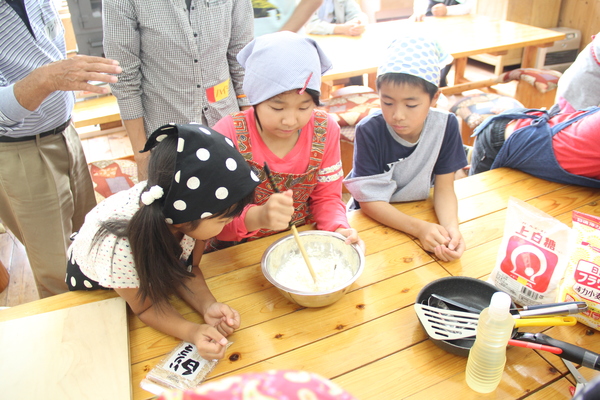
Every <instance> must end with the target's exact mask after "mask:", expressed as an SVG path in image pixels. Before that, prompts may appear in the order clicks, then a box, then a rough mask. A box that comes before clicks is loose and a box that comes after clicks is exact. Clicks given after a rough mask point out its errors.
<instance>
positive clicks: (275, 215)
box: [259, 190, 294, 230]
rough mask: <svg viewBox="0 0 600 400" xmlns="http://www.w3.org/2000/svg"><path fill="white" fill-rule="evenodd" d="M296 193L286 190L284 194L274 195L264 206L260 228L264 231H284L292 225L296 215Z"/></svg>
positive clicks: (262, 207)
mask: <svg viewBox="0 0 600 400" xmlns="http://www.w3.org/2000/svg"><path fill="white" fill-rule="evenodd" d="M293 195H294V192H293V191H292V190H286V191H285V192H283V193H274V194H272V195H271V197H269V200H267V202H266V203H265V204H263V205H262V206H259V207H260V208H261V215H260V227H261V228H264V229H272V230H282V229H286V228H287V227H288V225H289V224H290V220H291V219H292V215H293V214H294V199H293Z"/></svg>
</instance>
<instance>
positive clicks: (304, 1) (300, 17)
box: [280, 0, 323, 32]
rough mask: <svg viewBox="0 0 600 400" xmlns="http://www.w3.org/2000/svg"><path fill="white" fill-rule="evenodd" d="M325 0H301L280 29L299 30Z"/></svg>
mask: <svg viewBox="0 0 600 400" xmlns="http://www.w3.org/2000/svg"><path fill="white" fill-rule="evenodd" d="M321 3H323V0H300V2H299V3H298V4H297V5H296V8H295V9H294V12H293V13H292V15H291V16H290V18H289V19H288V20H287V22H286V23H285V24H284V25H283V26H282V27H281V29H280V31H291V32H298V31H299V30H300V28H302V26H304V24H305V23H306V21H308V19H309V18H310V16H311V15H313V13H314V12H315V11H317V10H318V9H319V7H320V6H321Z"/></svg>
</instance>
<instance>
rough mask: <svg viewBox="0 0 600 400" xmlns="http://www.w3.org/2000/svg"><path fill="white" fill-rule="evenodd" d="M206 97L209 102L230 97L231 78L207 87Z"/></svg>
mask: <svg viewBox="0 0 600 400" xmlns="http://www.w3.org/2000/svg"><path fill="white" fill-rule="evenodd" d="M206 97H207V99H208V102H209V103H216V102H217V101H219V100H223V99H225V98H227V97H229V79H227V80H225V81H223V82H221V83H219V84H218V85H215V86H213V87H211V88H208V89H206Z"/></svg>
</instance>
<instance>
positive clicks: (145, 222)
mask: <svg viewBox="0 0 600 400" xmlns="http://www.w3.org/2000/svg"><path fill="white" fill-rule="evenodd" d="M177 141H178V137H177V135H168V136H167V137H166V138H165V139H164V140H163V141H161V142H160V143H159V144H158V145H157V146H156V147H154V148H153V149H152V150H151V153H150V160H149V163H148V182H147V185H146V189H145V191H146V190H149V189H150V188H151V187H153V186H155V185H158V186H160V187H162V188H163V190H164V193H165V194H166V193H168V191H169V188H170V187H171V182H172V180H173V174H174V173H175V161H176V158H177V149H176V147H177ZM165 197H166V195H165V196H163V197H162V198H161V199H158V200H155V201H154V202H153V203H152V204H150V205H144V206H142V207H140V209H139V210H138V211H137V212H136V213H135V214H134V215H133V217H132V218H131V220H129V222H128V221H123V220H117V219H112V220H108V221H106V222H104V223H103V224H102V225H101V228H100V230H99V231H98V232H97V233H96V235H95V237H94V240H93V242H92V243H93V245H94V244H97V243H99V241H100V240H101V238H102V237H103V236H105V235H106V234H108V233H111V234H114V235H116V236H118V237H127V238H128V239H129V244H130V246H131V251H132V254H133V259H134V261H135V268H136V271H137V274H138V277H139V280H140V287H139V292H138V295H139V297H140V301H141V302H144V301H145V300H146V298H149V299H150V300H152V302H153V303H154V304H155V305H156V306H157V308H158V309H161V308H162V307H163V306H164V305H166V304H167V303H168V300H169V298H170V297H171V296H172V295H174V294H176V293H177V292H178V290H179V289H180V288H182V287H183V288H186V289H187V286H186V285H185V281H186V280H187V279H189V278H191V277H194V276H195V275H194V274H193V273H192V272H189V271H188V270H187V267H186V266H185V264H184V263H183V262H182V261H181V260H180V257H181V254H182V253H183V249H182V248H181V245H180V243H179V240H178V239H177V238H176V237H175V235H173V233H172V232H171V230H170V229H169V225H168V224H167V222H166V221H165V216H164V214H163V212H162V207H163V204H164V199H165ZM253 200H254V191H252V192H251V193H249V194H248V195H246V196H245V197H244V198H243V199H241V200H240V201H238V202H237V203H235V204H234V205H232V206H231V207H229V208H227V209H225V210H222V211H221V212H218V213H214V214H213V215H211V216H210V217H209V218H211V219H212V218H219V217H224V218H231V217H235V216H238V215H240V214H241V213H242V211H243V210H244V208H245V207H246V205H248V204H250V203H251V202H252V201H253ZM201 221H202V220H200V219H197V220H194V221H190V222H186V223H184V224H183V225H184V228H185V229H186V230H189V231H191V230H194V229H196V228H197V227H198V225H200V223H201Z"/></svg>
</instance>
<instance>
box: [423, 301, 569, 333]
mask: <svg viewBox="0 0 600 400" xmlns="http://www.w3.org/2000/svg"><path fill="white" fill-rule="evenodd" d="M415 312H416V313H417V316H418V317H419V321H421V324H422V325H423V327H424V328H425V331H426V332H427V334H428V335H429V337H431V338H432V339H437V340H455V339H463V338H467V337H471V336H475V334H476V333H477V323H478V322H479V314H475V313H470V312H465V311H454V310H445V309H442V308H437V307H431V306H426V305H424V304H420V303H416V304H415ZM576 323H577V319H575V317H571V316H569V317H541V318H527V319H516V320H515V327H516V328H518V327H521V326H556V325H567V326H573V325H575V324H576Z"/></svg>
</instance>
